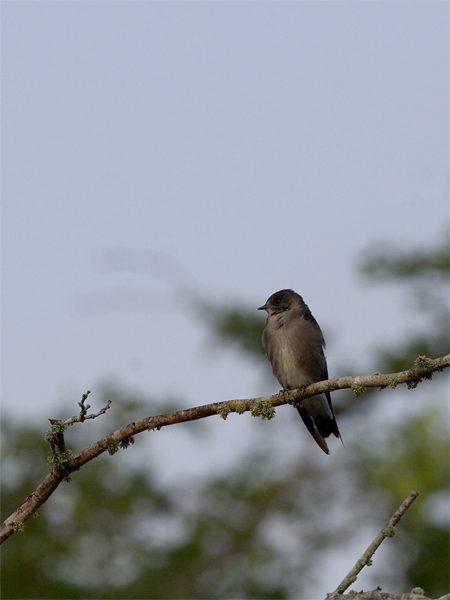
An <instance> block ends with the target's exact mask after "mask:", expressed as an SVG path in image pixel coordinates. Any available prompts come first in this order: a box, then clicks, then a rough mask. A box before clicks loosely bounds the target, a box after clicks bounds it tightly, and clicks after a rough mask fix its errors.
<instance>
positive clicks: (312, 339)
mask: <svg viewBox="0 0 450 600" xmlns="http://www.w3.org/2000/svg"><path fill="white" fill-rule="evenodd" d="M258 310H265V311H266V312H267V322H266V327H265V329H264V334H263V345H264V348H265V351H266V354H267V358H268V359H269V361H270V363H271V365H272V370H273V374H274V375H275V377H276V378H277V379H278V381H279V383H280V385H281V386H282V388H283V390H294V389H296V388H300V387H303V386H306V385H310V384H312V383H316V382H317V381H323V380H324V379H328V368H327V361H326V358H325V354H324V348H325V340H324V338H323V335H322V331H321V329H320V327H319V324H318V323H317V321H316V320H315V318H314V317H313V316H312V314H311V311H310V310H309V308H308V306H307V305H306V304H305V302H304V301H303V298H302V297H301V296H300V295H299V294H297V293H296V292H294V291H293V290H290V289H286V290H280V291H279V292H275V294H272V296H270V298H269V299H268V300H267V302H266V303H265V304H264V306H260V307H259V308H258ZM296 408H297V410H298V412H299V413H300V416H301V418H302V419H303V422H304V424H305V425H306V427H307V429H308V431H309V433H310V434H311V435H312V437H313V438H314V440H315V441H316V443H317V444H318V445H319V446H320V448H321V449H322V450H323V451H324V452H325V453H326V454H330V450H329V449H328V445H327V443H326V441H325V438H327V437H329V436H330V434H333V435H334V436H336V437H337V438H340V439H341V441H342V437H341V434H340V432H339V428H338V425H337V423H336V418H335V416H334V411H333V407H332V405H331V398H330V392H325V393H323V394H319V395H317V396H312V397H311V398H304V399H303V400H302V401H301V404H298V405H297V406H296Z"/></svg>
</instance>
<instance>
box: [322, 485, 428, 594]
mask: <svg viewBox="0 0 450 600" xmlns="http://www.w3.org/2000/svg"><path fill="white" fill-rule="evenodd" d="M418 495H419V494H418V492H411V493H410V494H409V496H408V497H407V498H406V500H405V501H404V502H403V503H402V504H401V506H399V507H398V508H397V510H396V511H395V513H394V514H393V515H392V517H391V518H390V519H389V521H388V523H387V525H386V527H384V528H383V529H382V530H381V531H380V533H379V534H378V535H377V537H376V538H375V539H374V540H373V542H372V543H371V544H370V545H369V547H368V548H367V550H366V551H365V552H364V554H363V555H362V556H361V558H360V559H358V560H357V561H356V564H355V566H354V567H353V569H351V571H349V573H347V575H346V576H345V577H344V579H343V580H342V581H341V583H340V584H339V585H338V586H337V588H336V589H335V590H334V592H333V593H332V594H329V595H328V598H332V597H333V596H334V595H335V594H343V593H344V592H345V590H346V589H347V588H348V587H349V586H350V585H351V584H352V583H354V582H355V581H356V578H357V577H358V575H359V573H360V571H362V569H363V568H364V567H365V566H366V565H371V564H372V556H373V555H374V554H375V550H376V549H377V548H378V547H379V546H380V544H381V543H382V542H383V540H385V539H386V538H387V537H392V536H394V535H395V533H396V531H395V525H396V524H397V523H398V522H399V521H400V519H401V518H402V516H403V515H404V514H405V512H406V511H407V510H408V508H409V507H410V506H411V504H412V503H413V502H414V500H415V499H416V498H417V496H418Z"/></svg>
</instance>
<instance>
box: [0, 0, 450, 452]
mask: <svg viewBox="0 0 450 600" xmlns="http://www.w3.org/2000/svg"><path fill="white" fill-rule="evenodd" d="M448 13H449V7H448V3H444V2H359V3H357V2H275V1H273V2H9V1H5V0H4V1H3V2H2V21H3V23H2V25H3V27H2V29H3V31H2V50H3V57H2V109H3V122H2V184H3V185H2V217H3V219H2V221H3V231H2V241H3V252H2V261H3V262H2V313H3V326H2V330H3V331H2V346H3V352H2V359H3V361H2V362H3V369H2V371H3V372H2V401H3V411H4V412H6V413H13V414H14V415H15V416H17V417H19V416H24V415H27V416H29V417H32V418H34V419H37V420H38V421H39V422H42V427H43V428H45V427H46V426H47V418H48V417H49V416H54V407H55V406H56V405H59V406H63V407H64V410H65V412H66V414H67V416H70V415H71V414H74V412H76V403H77V402H78V400H79V397H80V395H81V393H82V392H84V391H85V390H86V389H90V390H91V391H92V396H91V400H92V401H91V404H93V405H94V406H95V390H96V388H97V389H98V387H99V385H100V383H101V382H102V381H105V380H107V379H109V378H113V379H114V380H116V381H118V382H120V383H121V384H122V385H124V386H128V387H131V388H133V389H136V390H140V391H141V392H143V393H144V394H146V395H148V396H149V398H151V397H152V396H153V397H155V396H158V395H164V394H168V395H172V396H175V397H178V398H180V399H181V400H182V402H183V403H184V405H185V406H192V405H198V404H204V403H207V402H211V401H216V400H226V399H229V398H239V397H240V398H244V397H251V396H255V395H257V394H258V395H259V394H262V393H272V392H274V391H276V390H277V389H278V385H277V383H276V382H275V380H273V381H272V383H270V380H269V383H267V380H266V382H265V380H264V379H263V378H262V373H263V372H262V370H261V369H259V368H257V367H255V365H253V364H252V363H250V362H247V361H246V360H245V359H243V358H242V357H241V356H240V355H235V354H233V353H231V352H226V353H222V352H220V351H216V350H214V349H213V346H212V345H211V343H210V342H209V341H208V340H209V338H208V332H207V329H206V328H205V327H202V326H201V325H200V324H199V323H198V322H196V321H195V320H193V319H191V318H189V316H188V315H189V312H188V310H185V309H183V306H181V305H180V304H179V303H178V304H174V303H173V302H172V293H171V287H170V285H168V283H167V281H164V277H168V276H170V277H175V284H176V285H178V284H180V283H182V282H183V281H184V280H185V279H184V278H185V274H184V272H183V273H182V274H181V275H177V272H176V271H175V270H173V269H172V268H171V267H170V268H168V269H166V267H165V265H166V264H168V265H171V264H172V263H171V262H170V261H171V260H172V261H173V262H174V264H175V265H180V266H181V267H182V269H186V270H187V271H188V272H189V273H190V277H189V278H188V282H189V284H190V285H191V284H192V282H194V283H193V284H194V285H196V286H198V290H200V291H201V293H203V290H204V289H205V290H207V292H206V293H207V294H208V299H210V300H212V301H220V302H223V303H232V302H234V301H236V300H238V301H241V302H245V303H248V304H249V305H250V306H254V307H255V309H256V307H258V306H260V305H261V304H263V303H264V301H265V300H266V299H267V297H268V296H269V295H270V294H272V293H273V292H274V291H276V290H278V289H280V288H284V287H292V288H294V289H295V290H296V291H298V292H299V293H301V294H302V295H303V297H304V299H305V301H306V302H307V304H308V305H309V306H310V308H311V310H312V312H313V314H314V315H315V317H316V318H317V320H318V321H319V323H320V324H321V326H322V329H323V330H324V332H325V336H326V338H327V339H328V353H327V355H328V363H329V371H330V375H331V376H337V375H343V374H349V373H339V372H338V371H337V369H338V365H339V364H343V363H347V362H349V363H350V362H351V363H354V364H355V365H361V367H364V366H366V367H367V368H369V365H370V368H372V367H373V364H372V363H371V360H372V357H371V354H370V352H371V351H372V349H373V348H375V347H376V346H377V345H379V344H381V343H383V344H385V343H386V344H387V343H389V341H391V340H392V341H394V340H397V339H398V338H399V337H400V336H402V335H405V333H406V332H407V331H408V330H409V329H411V328H412V327H414V326H415V322H414V321H413V318H412V315H411V313H410V312H408V307H407V304H406V303H405V298H404V296H403V295H402V294H400V293H399V292H398V291H397V290H395V289H394V288H391V287H388V286H381V287H376V288H375V287H374V288H372V287H368V286H365V285H362V283H361V281H360V280H358V278H357V277H356V274H355V264H356V262H357V260H358V256H360V253H361V251H362V250H363V249H365V248H366V247H367V246H368V245H369V244H371V243H373V242H377V241H378V242H380V243H381V242H383V241H389V242H392V243H394V244H397V245H398V246H399V247H404V246H407V247H412V246H414V245H416V244H427V243H429V244H431V243H433V242H434V241H435V240H436V239H437V238H438V237H439V236H440V235H441V234H442V232H443V230H444V228H445V227H446V226H447V220H448V207H447V197H448V134H449V125H448V105H449V102H448V100H449V98H448V96H449V94H448V51H449V43H448V37H449V36H448V22H449V19H448V16H449V14H448ZM130 251H131V252H133V253H136V254H137V255H141V254H142V255H143V256H149V257H153V259H154V261H155V262H154V267H153V269H152V271H151V272H150V273H148V274H139V273H132V272H130V271H119V270H117V269H116V270H114V269H111V268H108V264H111V256H112V257H113V258H114V257H115V260H116V261H118V260H119V259H120V257H121V256H123V255H124V253H125V255H128V254H127V253H128V252H130ZM105 256H109V257H110V260H109V262H108V261H106V260H105ZM113 262H114V261H113ZM160 273H163V274H164V277H163V278H161V277H160V276H159V274H160ZM195 282H198V283H195ZM117 305H121V306H122V307H127V306H129V307H130V308H129V310H112V309H111V310H110V309H109V308H113V307H114V306H117ZM102 307H103V310H100V309H101V308H102ZM144 308H145V310H144ZM267 369H268V370H270V367H269V365H267ZM43 407H44V410H43ZM52 410H53V413H52ZM148 414H152V410H151V405H150V404H149V411H148ZM140 416H144V415H137V417H140ZM227 425H228V423H227ZM239 431H240V430H239V427H237V428H236V430H235V432H234V433H231V431H230V427H227V432H226V434H224V436H223V439H222V442H221V444H222V446H221V449H223V447H227V444H230V441H231V440H232V437H233V436H236V435H239ZM325 458H326V457H325Z"/></svg>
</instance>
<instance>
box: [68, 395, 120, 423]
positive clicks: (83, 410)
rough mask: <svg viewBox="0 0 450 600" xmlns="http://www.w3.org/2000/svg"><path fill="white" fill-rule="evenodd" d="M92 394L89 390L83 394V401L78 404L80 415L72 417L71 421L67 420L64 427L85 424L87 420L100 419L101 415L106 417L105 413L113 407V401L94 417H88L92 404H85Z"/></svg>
mask: <svg viewBox="0 0 450 600" xmlns="http://www.w3.org/2000/svg"><path fill="white" fill-rule="evenodd" d="M90 393H91V392H90V391H89V390H88V391H87V392H86V393H85V394H83V395H82V396H81V400H80V402H78V406H79V407H80V409H81V410H80V412H79V413H78V415H75V416H74V417H71V418H70V419H67V420H66V421H64V425H67V426H69V425H73V424H74V423H83V422H84V421H87V419H96V418H97V417H99V416H100V415H104V414H105V412H106V411H107V410H108V408H109V407H110V406H111V400H108V402H107V404H106V406H104V407H103V408H102V409H100V410H99V411H98V413H94V414H92V415H88V414H87V411H88V410H89V409H90V408H91V405H90V404H86V405H85V404H84V403H85V402H86V400H87V397H88V396H89V394H90Z"/></svg>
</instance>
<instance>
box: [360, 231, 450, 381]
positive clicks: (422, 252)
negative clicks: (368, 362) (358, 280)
mask: <svg viewBox="0 0 450 600" xmlns="http://www.w3.org/2000/svg"><path fill="white" fill-rule="evenodd" d="M449 262H450V254H449V235H448V231H447V230H446V231H445V232H444V234H443V236H442V237H441V239H440V240H438V241H437V242H436V244H435V245H434V246H433V247H432V248H429V249H421V248H415V249H412V250H409V251H404V250H398V249H397V248H396V247H395V246H389V245H386V246H381V248H380V246H379V245H377V246H373V247H370V248H368V249H367V250H366V252H364V253H363V256H362V259H361V260H360V265H359V268H360V272H361V274H362V275H363V277H364V278H365V280H366V281H367V282H369V283H372V284H380V283H388V284H393V285H401V286H402V287H403V289H404V290H405V294H406V297H407V299H408V302H407V303H406V305H408V304H409V305H410V306H411V307H412V308H414V310H415V311H416V313H417V314H420V315H421V316H422V317H425V318H426V329H425V331H422V332H420V331H416V332H414V333H412V334H411V335H410V338H409V339H406V340H402V341H401V342H400V345H399V346H398V347H397V348H386V349H381V350H380V351H379V357H378V358H379V364H380V367H381V368H382V369H383V370H392V372H394V371H403V370H405V369H408V368H410V365H411V363H412V362H413V361H414V359H415V358H416V357H417V356H419V355H425V356H435V357H436V356H444V355H446V354H448V353H449V351H450V350H449V339H450V335H449V334H450V315H449V303H448V298H449V272H450V271H449Z"/></svg>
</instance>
